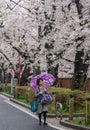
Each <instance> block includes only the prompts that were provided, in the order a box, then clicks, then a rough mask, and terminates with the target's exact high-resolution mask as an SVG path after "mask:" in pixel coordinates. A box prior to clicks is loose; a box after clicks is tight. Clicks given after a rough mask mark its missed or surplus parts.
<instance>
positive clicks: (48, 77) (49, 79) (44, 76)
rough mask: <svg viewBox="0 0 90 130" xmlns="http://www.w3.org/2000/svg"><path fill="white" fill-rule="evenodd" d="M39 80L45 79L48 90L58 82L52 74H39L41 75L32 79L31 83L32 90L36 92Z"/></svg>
mask: <svg viewBox="0 0 90 130" xmlns="http://www.w3.org/2000/svg"><path fill="white" fill-rule="evenodd" d="M39 78H42V79H43V82H44V86H45V87H47V88H48V87H50V86H52V85H53V83H54V82H55V80H56V78H55V77H54V76H53V75H52V74H49V73H42V74H39V75H37V76H35V77H34V78H32V79H31V81H30V87H31V88H32V89H34V90H35V89H36V88H37V87H38V86H37V79H39Z"/></svg>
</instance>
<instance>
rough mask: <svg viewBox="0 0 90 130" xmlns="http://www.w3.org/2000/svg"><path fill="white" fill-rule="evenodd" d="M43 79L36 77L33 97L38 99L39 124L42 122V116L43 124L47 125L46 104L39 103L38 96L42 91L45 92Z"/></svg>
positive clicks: (40, 96) (39, 96) (40, 95)
mask: <svg viewBox="0 0 90 130" xmlns="http://www.w3.org/2000/svg"><path fill="white" fill-rule="evenodd" d="M43 84H44V83H43V79H42V78H39V79H37V86H38V87H37V89H36V90H35V97H36V98H37V101H38V109H37V114H38V118H39V125H41V124H42V116H43V119H44V123H43V124H44V125H48V123H47V122H46V118H47V113H48V107H47V105H46V104H41V103H40V98H42V95H43V94H44V93H47V89H46V88H45V87H44V85H43Z"/></svg>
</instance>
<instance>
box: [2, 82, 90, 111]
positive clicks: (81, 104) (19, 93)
mask: <svg viewBox="0 0 90 130" xmlns="http://www.w3.org/2000/svg"><path fill="white" fill-rule="evenodd" d="M0 88H1V91H3V90H4V91H5V92H7V93H10V91H11V86H10V84H7V85H0ZM48 92H49V93H50V94H53V95H55V97H56V98H55V100H54V102H53V103H52V104H51V105H50V106H51V108H52V109H53V111H54V109H55V104H56V102H57V101H58V102H61V103H62V105H63V109H64V110H65V111H69V98H70V95H73V96H74V100H75V103H74V106H75V110H77V109H79V108H85V99H86V93H85V92H84V91H80V90H75V91H72V90H71V89H65V88H56V87H50V88H49V89H48ZM88 95H89V94H88ZM15 98H16V99H21V100H26V102H27V103H30V102H31V101H32V100H33V99H34V90H32V89H31V88H30V87H28V86H17V87H16V88H15ZM51 108H50V109H51Z"/></svg>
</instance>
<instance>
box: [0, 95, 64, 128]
mask: <svg viewBox="0 0 90 130" xmlns="http://www.w3.org/2000/svg"><path fill="white" fill-rule="evenodd" d="M17 108H18V106H17ZM17 108H16V107H14V105H13V106H12V103H10V101H9V100H8V99H5V98H4V97H2V96H0V130H46V129H47V130H56V128H52V127H50V126H43V125H42V126H39V125H38V120H37V119H35V118H33V117H32V116H30V115H29V114H28V113H25V112H24V111H22V110H20V109H21V108H20V109H17ZM61 130H63V129H61Z"/></svg>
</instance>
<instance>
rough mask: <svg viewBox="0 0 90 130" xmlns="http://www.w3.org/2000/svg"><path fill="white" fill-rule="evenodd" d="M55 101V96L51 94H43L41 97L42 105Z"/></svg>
mask: <svg viewBox="0 0 90 130" xmlns="http://www.w3.org/2000/svg"><path fill="white" fill-rule="evenodd" d="M52 101H53V98H52V96H51V95H49V94H43V98H42V99H41V101H40V103H41V104H42V105H48V104H51V103H52Z"/></svg>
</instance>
